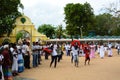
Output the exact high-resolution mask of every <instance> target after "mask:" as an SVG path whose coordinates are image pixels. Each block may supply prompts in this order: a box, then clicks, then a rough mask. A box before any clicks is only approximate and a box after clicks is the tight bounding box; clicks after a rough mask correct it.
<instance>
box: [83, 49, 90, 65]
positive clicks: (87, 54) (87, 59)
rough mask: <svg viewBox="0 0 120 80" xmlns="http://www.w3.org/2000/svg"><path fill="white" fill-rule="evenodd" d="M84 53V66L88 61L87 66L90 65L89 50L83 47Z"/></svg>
mask: <svg viewBox="0 0 120 80" xmlns="http://www.w3.org/2000/svg"><path fill="white" fill-rule="evenodd" d="M84 53H85V65H86V62H87V61H88V65H89V64H90V56H89V55H90V50H89V49H88V48H87V47H85V48H84Z"/></svg>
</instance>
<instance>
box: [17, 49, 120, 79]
mask: <svg viewBox="0 0 120 80" xmlns="http://www.w3.org/2000/svg"><path fill="white" fill-rule="evenodd" d="M116 51H117V50H116V49H114V50H113V52H114V53H113V57H107V56H105V58H104V59H100V57H99V55H98V54H96V58H94V59H91V63H90V65H86V66H85V65H84V57H79V67H75V66H74V64H73V63H71V61H70V59H71V57H69V56H65V55H64V56H63V60H61V62H60V63H58V64H57V67H56V68H54V67H53V66H52V67H51V68H50V67H49V64H50V57H49V60H44V57H42V65H39V67H37V68H31V69H25V71H24V72H23V73H20V74H19V76H20V77H26V78H31V79H34V80H81V79H82V80H120V55H117V52H116Z"/></svg>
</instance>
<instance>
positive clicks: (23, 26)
mask: <svg viewBox="0 0 120 80" xmlns="http://www.w3.org/2000/svg"><path fill="white" fill-rule="evenodd" d="M21 18H25V19H26V21H25V23H22V22H21ZM15 24H16V27H15V28H14V29H13V31H12V33H11V34H10V37H6V35H4V36H2V37H1V38H0V42H3V41H4V40H5V39H6V38H7V39H9V40H10V41H11V42H16V34H17V33H18V32H19V31H21V30H24V31H27V32H28V33H29V34H30V35H31V36H32V37H31V41H32V42H33V41H36V40H38V39H41V40H42V41H45V40H47V39H48V38H47V37H46V35H43V34H40V33H39V32H37V30H36V29H35V27H34V25H33V23H32V22H31V20H30V19H29V18H28V17H27V16H24V15H23V16H21V17H18V18H17V19H16V23H15Z"/></svg>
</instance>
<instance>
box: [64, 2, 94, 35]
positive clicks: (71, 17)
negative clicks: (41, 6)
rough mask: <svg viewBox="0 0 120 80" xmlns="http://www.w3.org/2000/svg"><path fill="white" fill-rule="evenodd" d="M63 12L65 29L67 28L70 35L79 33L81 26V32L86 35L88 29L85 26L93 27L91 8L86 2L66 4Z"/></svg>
mask: <svg viewBox="0 0 120 80" xmlns="http://www.w3.org/2000/svg"><path fill="white" fill-rule="evenodd" d="M64 14H65V23H66V25H67V28H66V29H67V30H68V33H70V35H74V34H80V29H81V28H83V32H84V34H85V35H86V34H87V30H88V29H87V28H88V27H93V25H94V13H93V8H92V7H91V6H90V4H89V3H87V2H86V3H84V4H80V3H77V4H73V3H69V4H67V5H66V6H65V8H64ZM82 26H83V27H82ZM69 30H74V31H69ZM71 32H72V33H71Z"/></svg>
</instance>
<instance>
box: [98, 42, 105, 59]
mask: <svg viewBox="0 0 120 80" xmlns="http://www.w3.org/2000/svg"><path fill="white" fill-rule="evenodd" d="M99 51H100V58H101V59H103V58H104V55H105V48H104V45H103V43H102V42H101V43H100V47H99Z"/></svg>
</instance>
